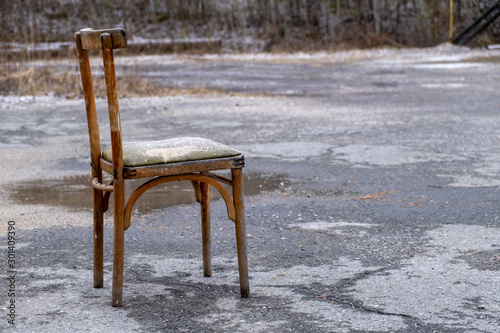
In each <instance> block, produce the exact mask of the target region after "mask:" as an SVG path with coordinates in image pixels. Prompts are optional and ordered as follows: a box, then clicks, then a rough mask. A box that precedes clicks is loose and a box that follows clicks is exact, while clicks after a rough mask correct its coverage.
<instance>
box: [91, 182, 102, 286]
mask: <svg viewBox="0 0 500 333" xmlns="http://www.w3.org/2000/svg"><path fill="white" fill-rule="evenodd" d="M92 192H93V201H94V288H102V287H103V283H104V279H103V260H104V259H103V256H104V217H103V207H102V197H103V193H102V191H99V190H98V189H95V188H93V191H92Z"/></svg>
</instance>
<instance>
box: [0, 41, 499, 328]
mask: <svg viewBox="0 0 500 333" xmlns="http://www.w3.org/2000/svg"><path fill="white" fill-rule="evenodd" d="M499 59H500V53H498V51H495V50H490V51H482V50H475V51H471V50H468V49H464V48H454V47H448V46H441V47H439V48H434V49H425V50H403V51H398V50H378V51H355V52H350V53H349V52H346V53H338V54H314V55H306V54H299V55H293V56H286V55H268V56H262V55H247V56H245V55H240V56H224V55H219V56H204V57H185V58H183V57H172V56H165V57H162V56H154V57H137V58H128V57H127V58H126V59H121V60H119V59H117V65H118V70H119V71H120V72H121V73H128V71H137V69H138V68H139V69H140V71H141V72H145V73H148V75H150V76H153V77H154V79H155V80H157V82H158V83H160V84H164V85H171V86H178V87H184V88H203V89H215V90H222V91H226V92H230V93H229V94H228V93H223V94H222V93H221V94H219V95H202V96H173V97H154V98H140V99H124V100H123V101H121V110H122V121H123V135H124V137H125V138H127V139H130V140H138V139H150V138H160V136H157V135H156V134H154V133H163V134H162V135H164V136H167V137H170V136H179V135H184V136H193V135H202V136H205V137H208V138H211V139H214V140H217V141H220V142H224V143H227V144H229V145H232V146H234V147H236V148H238V149H240V150H241V151H243V152H244V154H245V156H246V167H245V169H244V171H245V175H246V176H245V181H246V215H247V224H248V227H247V228H248V247H249V261H250V276H251V281H250V283H251V297H250V298H249V299H241V298H240V297H239V294H238V293H239V291H238V282H237V277H238V275H237V264H236V260H235V259H236V254H235V247H234V246H235V245H234V236H233V234H234V232H233V228H232V225H231V222H230V221H229V220H228V219H227V218H226V217H225V216H224V207H223V203H222V202H221V201H220V200H217V197H215V200H214V203H213V209H212V223H213V231H212V232H213V237H214V240H213V256H214V274H213V276H212V277H211V278H205V277H203V274H202V270H201V235H200V230H199V229H200V228H199V215H200V213H199V207H198V205H197V204H196V203H195V202H194V200H193V198H192V195H193V193H192V190H191V188H190V186H189V184H183V183H178V184H173V185H172V184H171V185H168V186H165V187H160V188H157V189H155V190H154V192H151V193H149V194H147V196H145V197H143V198H141V199H139V201H138V203H137V206H136V210H135V211H134V214H133V217H132V227H131V228H130V229H129V230H127V232H126V250H125V252H126V254H125V287H124V307H123V308H119V309H117V308H112V307H111V306H110V302H111V297H110V296H111V290H110V289H111V276H110V272H111V249H112V233H111V230H112V223H111V216H110V215H107V217H106V218H107V220H106V221H107V222H106V223H107V224H106V234H105V235H106V241H107V242H106V254H105V286H104V288H103V289H94V288H92V253H91V251H92V231H91V223H92V222H91V220H92V212H91V208H90V207H91V204H90V186H89V185H90V184H89V182H90V175H89V173H90V167H89V162H90V160H89V158H88V138H87V134H86V124H85V115H84V114H83V110H84V109H83V101H81V100H64V99H61V98H56V97H37V98H35V99H33V98H27V97H23V98H17V97H0V105H1V107H0V119H1V121H0V149H1V152H2V155H3V159H2V162H1V163H0V170H1V173H2V177H0V195H1V197H2V206H0V219H1V221H2V229H1V230H0V234H1V235H2V237H3V238H2V239H4V240H5V239H6V237H5V235H6V234H7V229H8V224H9V221H13V222H11V223H10V224H11V225H12V224H14V226H15V228H16V245H15V246H16V247H15V266H14V267H13V269H14V270H15V271H16V272H17V273H16V284H15V296H9V294H8V290H4V291H3V295H2V298H0V299H1V300H2V302H3V304H4V305H3V306H2V307H3V310H1V311H2V312H1V314H2V315H1V317H0V318H1V319H0V327H1V328H2V329H4V328H6V329H8V331H12V332H76V331H78V332H102V331H105V330H113V331H120V332H281V331H293V332H495V331H498V330H499V329H500V328H499V327H500V316H499V313H500V301H499V299H500V287H499V286H500V284H499V282H500V275H499V271H500V233H499V232H498V231H499V210H498V200H499V188H498V186H500V180H499V179H498V174H499V172H500V157H499V156H500V149H499V143H500V135H499V133H500V113H499V108H498V106H499V104H500V95H499V94H498V91H499V88H500V87H499V82H500V80H499V79H500V62H499V61H498V60H499ZM127 64H128V65H130V67H127V66H125V65H127ZM130 68H132V69H130ZM98 108H99V110H102V111H105V102H104V101H99V102H98ZM104 127H105V126H101V130H102V136H105V134H106V130H105V128H104ZM132 187H133V186H130V188H132ZM1 252H3V258H4V260H3V261H4V262H5V263H6V262H7V258H8V248H7V246H6V242H5V241H4V242H3V244H2V247H1ZM2 267H3V272H2V277H4V276H5V277H8V276H10V275H12V273H9V271H10V270H12V269H11V268H12V267H11V268H9V267H8V265H7V264H4V265H3V266H2ZM9 274H10V275H9ZM12 299H14V300H15V305H16V308H15V311H16V312H15V314H16V317H15V323H16V325H15V327H14V326H12V325H11V324H9V322H8V317H7V314H8V313H7V312H6V306H7V305H8V304H9V303H8V302H10V301H11V300H12Z"/></svg>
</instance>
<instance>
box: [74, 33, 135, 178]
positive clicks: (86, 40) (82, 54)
mask: <svg viewBox="0 0 500 333" xmlns="http://www.w3.org/2000/svg"><path fill="white" fill-rule="evenodd" d="M75 42H76V50H77V54H78V60H79V64H80V74H81V78H82V86H83V95H84V98H85V108H86V111H87V122H88V127H89V139H90V154H91V161H92V162H91V163H92V170H97V169H100V168H99V163H100V157H101V143H100V137H99V125H98V122H97V112H96V105H95V97H94V87H93V83H92V76H91V71H90V62H89V57H88V52H87V51H88V50H102V56H103V65H104V77H105V82H106V95H107V100H108V112H109V122H110V132H111V146H112V154H113V169H114V171H115V172H118V173H119V174H121V172H122V170H123V156H122V138H121V123H120V109H119V105H118V92H117V88H116V76H115V64H114V59H113V49H119V48H125V47H127V36H126V32H125V30H123V29H105V30H92V29H83V30H80V31H79V32H77V33H75ZM96 168H97V169H96Z"/></svg>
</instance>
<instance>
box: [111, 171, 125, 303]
mask: <svg viewBox="0 0 500 333" xmlns="http://www.w3.org/2000/svg"><path fill="white" fill-rule="evenodd" d="M113 184H114V185H113V187H114V191H113V194H114V235H113V289H112V295H111V305H112V306H122V303H123V264H124V260H123V258H124V250H125V227H124V223H125V221H124V220H125V207H124V206H125V203H124V200H125V199H124V197H125V193H124V192H125V191H124V185H123V179H122V180H121V181H119V180H118V181H116V179H115V182H114V183H113Z"/></svg>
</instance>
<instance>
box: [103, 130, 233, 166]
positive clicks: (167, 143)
mask: <svg viewBox="0 0 500 333" xmlns="http://www.w3.org/2000/svg"><path fill="white" fill-rule="evenodd" d="M122 151H123V165H124V166H126V167H127V166H128V167H133V166H145V165H155V164H164V163H174V162H186V161H197V160H205V159H213V158H221V157H232V156H238V155H241V152H239V151H238V150H236V149H233V148H231V147H228V146H226V145H223V144H221V143H218V142H215V141H212V140H209V139H204V138H197V137H180V138H173V139H166V140H160V141H144V142H124V143H123V145H122ZM102 157H103V158H104V159H105V160H107V161H109V162H113V157H112V151H111V146H110V147H107V148H106V149H104V151H103V152H102Z"/></svg>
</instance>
